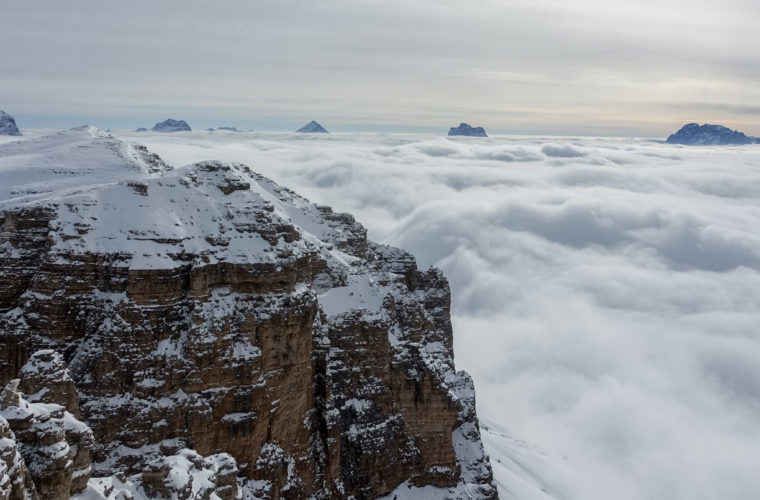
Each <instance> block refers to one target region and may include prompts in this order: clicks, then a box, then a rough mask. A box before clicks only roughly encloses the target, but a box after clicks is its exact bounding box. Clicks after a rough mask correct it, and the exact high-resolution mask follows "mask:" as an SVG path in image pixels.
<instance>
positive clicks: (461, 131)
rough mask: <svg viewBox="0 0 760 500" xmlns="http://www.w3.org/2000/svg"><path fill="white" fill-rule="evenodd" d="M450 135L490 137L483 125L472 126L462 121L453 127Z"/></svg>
mask: <svg viewBox="0 0 760 500" xmlns="http://www.w3.org/2000/svg"><path fill="white" fill-rule="evenodd" d="M449 135H464V136H467V137H488V134H486V129H484V128H483V127H471V126H470V125H468V124H467V123H460V124H459V126H458V127H451V128H450V129H449Z"/></svg>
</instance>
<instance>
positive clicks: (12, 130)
mask: <svg viewBox="0 0 760 500" xmlns="http://www.w3.org/2000/svg"><path fill="white" fill-rule="evenodd" d="M0 135H21V132H19V130H18V127H17V126H16V120H14V119H13V117H12V116H11V115H9V114H8V113H6V112H5V111H3V110H2V109H0Z"/></svg>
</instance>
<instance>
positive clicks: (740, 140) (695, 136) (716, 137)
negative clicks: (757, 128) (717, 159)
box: [665, 123, 760, 146]
mask: <svg viewBox="0 0 760 500" xmlns="http://www.w3.org/2000/svg"><path fill="white" fill-rule="evenodd" d="M665 142H667V143H668V144H683V145H688V146H728V145H742V144H758V143H760V139H758V138H757V137H749V136H747V135H745V134H743V133H742V132H739V131H737V130H731V129H730V128H728V127H724V126H723V125H710V124H709V123H706V124H704V125H699V124H697V123H689V124H687V125H684V126H683V127H681V129H680V130H679V131H678V132H676V133H675V134H672V135H671V136H670V137H668V139H667V140H666V141H665Z"/></svg>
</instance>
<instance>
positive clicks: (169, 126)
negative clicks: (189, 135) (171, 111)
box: [151, 118, 192, 132]
mask: <svg viewBox="0 0 760 500" xmlns="http://www.w3.org/2000/svg"><path fill="white" fill-rule="evenodd" d="M151 130H153V132H190V131H191V130H192V129H191V128H190V125H188V124H187V122H186V121H185V120H172V119H171V118H169V119H167V120H164V121H162V122H158V123H156V124H155V125H154V126H153V128H152V129H151Z"/></svg>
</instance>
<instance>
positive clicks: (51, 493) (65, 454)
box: [0, 350, 94, 499]
mask: <svg viewBox="0 0 760 500" xmlns="http://www.w3.org/2000/svg"><path fill="white" fill-rule="evenodd" d="M20 376H21V377H22V378H21V380H19V379H13V380H11V381H10V382H8V384H7V385H6V386H5V388H4V389H3V391H2V393H0V417H2V419H3V422H5V423H6V424H7V425H8V427H9V429H10V430H11V431H13V435H14V440H15V442H16V443H17V446H18V450H19V452H20V455H21V457H22V458H23V465H24V466H25V467H26V468H28V471H29V476H30V478H31V480H32V481H33V487H32V486H28V487H27V489H29V490H32V489H33V490H34V491H35V492H36V494H38V495H39V496H40V497H41V498H43V499H48V498H49V499H58V498H60V499H63V498H68V497H69V496H70V495H73V494H76V493H80V492H82V491H84V490H85V488H87V484H88V481H89V479H90V474H91V472H92V467H91V462H92V448H93V444H94V440H93V434H92V431H91V430H90V428H89V427H87V425H85V424H84V423H82V422H81V421H79V420H78V419H77V418H76V416H75V414H78V413H79V401H78V397H77V393H76V390H75V388H74V381H73V380H72V379H71V376H70V375H69V372H68V370H67V369H66V367H65V364H64V361H63V357H62V356H61V355H60V354H58V353H57V352H55V351H52V350H42V351H38V352H36V353H34V354H33V355H32V356H31V358H30V359H29V361H28V362H27V363H26V364H25V365H24V366H23V367H22V369H21V371H20ZM0 427H2V422H0ZM1 432H2V429H0V433H1Z"/></svg>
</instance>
